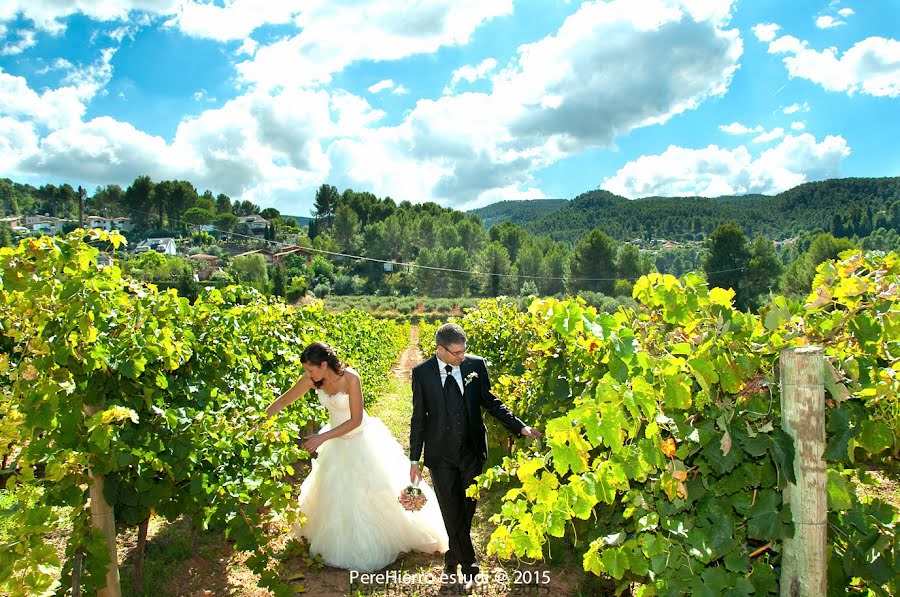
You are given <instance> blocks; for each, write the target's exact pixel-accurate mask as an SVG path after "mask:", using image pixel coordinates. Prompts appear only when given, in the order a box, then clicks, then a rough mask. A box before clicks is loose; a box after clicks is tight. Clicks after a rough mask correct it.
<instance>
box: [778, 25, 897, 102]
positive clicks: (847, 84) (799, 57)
mask: <svg viewBox="0 0 900 597" xmlns="http://www.w3.org/2000/svg"><path fill="white" fill-rule="evenodd" d="M768 51H769V53H770V54H788V56H786V57H785V58H784V64H785V66H786V67H787V70H788V73H789V74H790V76H791V77H799V78H801V79H807V80H809V81H812V82H813V83H816V84H818V85H821V86H822V87H823V88H825V89H827V90H828V91H843V92H846V93H847V94H848V95H853V94H854V93H857V92H859V93H865V94H867V95H873V96H879V97H897V96H900V41H897V40H894V39H886V38H883V37H869V38H866V39H864V40H863V41H861V42H858V43H856V44H854V45H853V47H851V48H850V49H849V50H847V51H846V52H844V54H843V55H842V56H840V57H838V55H837V49H835V48H828V49H826V50H823V51H821V52H819V51H817V50H813V49H810V48H809V44H808V42H806V41H801V40H799V39H797V38H796V37H793V36H791V35H785V36H782V37H779V38H778V39H775V40H774V41H772V42H771V43H770V44H769V49H768Z"/></svg>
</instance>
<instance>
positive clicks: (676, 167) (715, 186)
mask: <svg viewBox="0 0 900 597" xmlns="http://www.w3.org/2000/svg"><path fill="white" fill-rule="evenodd" d="M848 155H850V148H849V147H848V145H847V141H846V140H845V139H844V138H843V137H841V136H828V137H826V138H825V139H824V140H822V141H821V142H817V141H816V139H815V137H813V136H812V135H810V134H809V133H803V134H801V135H798V136H793V135H788V136H786V137H785V138H784V139H782V141H781V143H779V144H778V145H777V146H776V147H773V148H771V149H767V150H766V151H764V152H763V153H762V154H760V155H759V156H758V157H755V158H754V157H753V155H752V154H751V153H750V151H748V149H747V148H746V147H745V146H739V147H736V148H735V149H724V148H721V147H718V146H717V145H710V146H708V147H705V148H703V149H688V148H684V147H677V146H670V147H669V148H668V149H666V151H665V152H663V153H662V154H660V155H650V156H647V155H645V156H641V157H640V158H638V159H636V160H634V161H631V162H628V163H627V164H625V166H623V167H622V168H621V169H619V171H618V172H616V174H615V175H614V176H611V177H609V178H607V179H605V180H604V181H603V183H602V184H601V185H600V186H601V187H602V188H604V189H606V190H608V191H611V192H613V193H616V194H619V195H623V196H625V197H631V198H637V197H650V196H683V197H687V196H704V197H716V196H720V195H739V194H747V193H765V194H775V193H779V192H781V191H784V190H787V189H789V188H791V187H794V186H796V185H798V184H801V183H804V182H809V181H814V180H823V179H826V178H832V177H836V176H839V175H840V165H841V161H842V160H843V159H844V158H846V157H847V156H848Z"/></svg>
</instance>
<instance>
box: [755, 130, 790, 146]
mask: <svg viewBox="0 0 900 597" xmlns="http://www.w3.org/2000/svg"><path fill="white" fill-rule="evenodd" d="M783 136H784V129H783V128H781V127H778V128H775V129H772V130H771V131H768V132H766V133H763V134H761V135H757V136H756V137H754V138H753V142H754V143H769V142H770V141H774V140H775V139H780V138H782V137H783Z"/></svg>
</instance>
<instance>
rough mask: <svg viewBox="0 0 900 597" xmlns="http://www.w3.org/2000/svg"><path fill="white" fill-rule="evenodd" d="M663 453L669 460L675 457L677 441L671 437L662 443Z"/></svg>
mask: <svg viewBox="0 0 900 597" xmlns="http://www.w3.org/2000/svg"><path fill="white" fill-rule="evenodd" d="M662 451H663V454H665V455H666V456H667V457H669V458H674V457H675V451H676V448H675V440H674V439H672V438H671V437H670V438H669V439H667V440H666V441H664V442H663V443H662Z"/></svg>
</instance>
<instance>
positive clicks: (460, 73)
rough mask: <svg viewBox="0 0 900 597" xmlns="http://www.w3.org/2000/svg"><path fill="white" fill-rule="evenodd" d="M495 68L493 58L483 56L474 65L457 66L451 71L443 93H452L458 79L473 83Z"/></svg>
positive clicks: (495, 64)
mask: <svg viewBox="0 0 900 597" xmlns="http://www.w3.org/2000/svg"><path fill="white" fill-rule="evenodd" d="M495 68H497V61H496V60H494V59H493V58H485V59H484V60H482V61H481V62H479V63H478V64H477V65H475V66H472V65H470V64H467V65H465V66H461V67H459V68H458V69H456V70H454V71H453V74H452V75H451V77H450V84H449V85H447V86H446V87H444V94H445V95H446V94H449V93H453V89H454V88H455V87H456V84H457V83H459V82H460V81H468V82H469V83H474V82H475V81H477V80H478V79H484V78H485V77H487V75H488V73H490V72H491V71H492V70H494V69H495Z"/></svg>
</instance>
